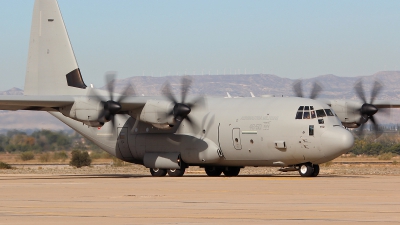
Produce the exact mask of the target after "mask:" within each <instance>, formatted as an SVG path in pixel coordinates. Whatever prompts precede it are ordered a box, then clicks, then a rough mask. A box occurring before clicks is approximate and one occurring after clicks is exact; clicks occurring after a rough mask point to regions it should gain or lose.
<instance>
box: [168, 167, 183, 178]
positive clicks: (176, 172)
mask: <svg viewBox="0 0 400 225" xmlns="http://www.w3.org/2000/svg"><path fill="white" fill-rule="evenodd" d="M167 172H168V175H169V176H170V177H181V176H183V174H184V173H185V168H181V169H169V170H168V171H167Z"/></svg>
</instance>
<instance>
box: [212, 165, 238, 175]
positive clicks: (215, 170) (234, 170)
mask: <svg viewBox="0 0 400 225" xmlns="http://www.w3.org/2000/svg"><path fill="white" fill-rule="evenodd" d="M204 170H205V171H206V174H207V175H208V176H210V177H218V176H219V175H221V173H224V175H225V176H226V177H235V176H237V175H239V173H240V167H230V166H227V167H221V166H206V167H204Z"/></svg>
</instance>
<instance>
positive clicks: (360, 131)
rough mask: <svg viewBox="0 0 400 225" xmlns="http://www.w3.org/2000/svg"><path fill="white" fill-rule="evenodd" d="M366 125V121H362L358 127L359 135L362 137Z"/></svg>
mask: <svg viewBox="0 0 400 225" xmlns="http://www.w3.org/2000/svg"><path fill="white" fill-rule="evenodd" d="M364 125H365V123H362V124H361V126H359V127H358V131H357V136H358V137H362V136H363V134H364Z"/></svg>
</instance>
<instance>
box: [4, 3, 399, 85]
mask: <svg viewBox="0 0 400 225" xmlns="http://www.w3.org/2000/svg"><path fill="white" fill-rule="evenodd" d="M0 3H1V7H0V34H1V35H0V71H1V75H0V76H1V77H2V82H1V83H0V90H6V89H9V88H11V87H14V86H15V87H19V88H23V85H24V76H25V67H26V59H27V52H28V41H29V33H30V22H31V16H32V9H33V0H0ZM59 5H60V8H61V12H62V14H63V17H64V21H65V23H66V26H67V30H68V33H69V36H70V39H71V42H72V45H73V48H74V51H75V55H76V57H77V60H78V64H79V66H80V68H81V71H82V73H83V77H84V80H85V82H86V83H87V84H88V83H93V84H94V85H95V86H102V85H103V83H104V79H103V76H104V73H105V72H106V71H110V70H112V71H118V73H119V78H125V77H130V76H138V75H142V74H143V73H144V74H145V75H152V74H153V75H154V76H159V75H160V73H161V75H163V76H165V75H168V73H170V74H171V75H175V74H176V73H178V74H183V73H184V72H185V71H186V73H187V74H193V71H196V74H201V73H202V71H204V73H208V71H211V74H216V73H217V70H218V73H219V74H221V73H223V71H224V69H225V71H226V73H229V71H231V73H235V70H236V72H237V71H238V70H239V69H240V72H241V73H244V71H245V70H246V72H247V73H253V71H254V72H255V73H268V74H275V75H278V76H281V77H288V78H308V77H315V76H318V75H324V74H335V75H338V76H358V75H371V74H373V73H376V72H378V71H382V70H400V13H399V12H400V11H399V9H400V1H394V0H393V1H367V0H359V1H356V0H353V1H352V0H346V1H341V0H335V1H327V0H316V1H312V0H307V1H301V0H296V1H288V0H287V1H278V0H274V1H267V0H260V1H251V0H250V1H234V0H218V1H215V0H212V1H208V0H201V1H183V0H179V1H174V0H172V1H153V0H146V1H133V0H113V1H111V0H59Z"/></svg>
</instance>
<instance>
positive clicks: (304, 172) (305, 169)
mask: <svg viewBox="0 0 400 225" xmlns="http://www.w3.org/2000/svg"><path fill="white" fill-rule="evenodd" d="M299 174H300V176H302V177H316V176H318V174H319V165H317V164H311V163H306V164H302V165H300V168H299Z"/></svg>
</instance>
